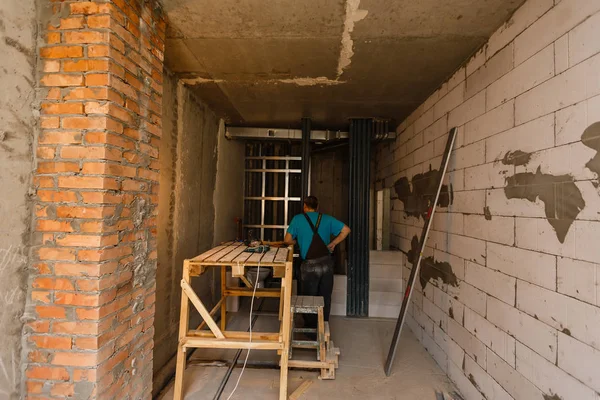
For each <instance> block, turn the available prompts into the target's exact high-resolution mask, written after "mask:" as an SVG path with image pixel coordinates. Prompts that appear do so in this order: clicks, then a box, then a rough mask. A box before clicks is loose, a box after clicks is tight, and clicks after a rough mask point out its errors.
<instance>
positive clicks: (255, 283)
mask: <svg viewBox="0 0 600 400" xmlns="http://www.w3.org/2000/svg"><path fill="white" fill-rule="evenodd" d="M259 277H260V260H259V261H258V269H257V271H256V282H254V288H253V290H252V301H251V302H250V317H249V319H248V321H249V325H250V328H249V331H250V341H249V343H250V344H252V309H253V308H254V299H255V297H256V288H257V287H258V280H259ZM249 356H250V348H248V350H247V351H246V359H245V360H244V365H243V366H242V370H241V371H240V376H238V380H237V382H236V384H235V387H234V388H233V391H232V392H231V394H230V395H229V397H227V400H230V399H231V396H233V394H234V393H235V391H236V390H237V388H238V386H239V385H240V381H241V380H242V375H244V371H245V370H246V364H248V357H249Z"/></svg>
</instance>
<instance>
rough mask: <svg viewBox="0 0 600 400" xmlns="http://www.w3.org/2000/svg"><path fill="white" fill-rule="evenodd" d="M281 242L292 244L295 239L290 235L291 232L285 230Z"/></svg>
mask: <svg viewBox="0 0 600 400" xmlns="http://www.w3.org/2000/svg"><path fill="white" fill-rule="evenodd" d="M283 243H285V244H287V245H288V246H291V245H294V244H296V241H295V240H294V238H293V237H292V234H291V233H289V232H286V234H285V238H284V239H283Z"/></svg>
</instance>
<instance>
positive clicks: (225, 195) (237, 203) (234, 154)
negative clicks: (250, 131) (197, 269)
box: [214, 123, 245, 244]
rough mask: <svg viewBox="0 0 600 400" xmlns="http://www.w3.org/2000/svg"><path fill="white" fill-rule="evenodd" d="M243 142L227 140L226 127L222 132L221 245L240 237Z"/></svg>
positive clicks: (217, 197)
mask: <svg viewBox="0 0 600 400" xmlns="http://www.w3.org/2000/svg"><path fill="white" fill-rule="evenodd" d="M244 150H245V149H244V142H241V141H235V140H229V139H227V138H225V125H224V124H223V123H221V125H220V129H219V144H218V151H217V158H218V162H217V185H216V189H215V193H214V205H215V221H216V222H217V223H215V235H214V243H215V244H218V243H221V242H224V241H227V240H231V239H234V238H235V237H236V236H237V229H236V225H235V222H234V221H235V218H236V217H240V218H242V217H243V216H244V199H243V196H244V185H243V182H244V159H245V153H244Z"/></svg>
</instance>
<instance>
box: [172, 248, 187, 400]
mask: <svg viewBox="0 0 600 400" xmlns="http://www.w3.org/2000/svg"><path fill="white" fill-rule="evenodd" d="M189 280H190V261H189V260H185V261H184V262H183V277H182V281H184V282H187V281H189ZM189 324H190V304H189V303H188V298H187V296H186V295H185V292H182V293H181V310H180V312H179V343H178V344H177V362H176V364H175V389H174V391H173V399H174V400H181V399H183V376H184V374H185V361H186V356H185V348H184V347H183V345H182V341H183V340H184V339H185V336H186V334H187V331H188V328H189Z"/></svg>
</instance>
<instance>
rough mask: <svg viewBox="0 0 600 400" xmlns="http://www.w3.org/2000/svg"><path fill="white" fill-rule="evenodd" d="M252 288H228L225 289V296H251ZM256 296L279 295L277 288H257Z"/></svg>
mask: <svg viewBox="0 0 600 400" xmlns="http://www.w3.org/2000/svg"><path fill="white" fill-rule="evenodd" d="M252 293H253V289H246V288H228V289H226V290H225V294H226V295H227V296H239V297H252ZM256 297H281V291H280V290H279V289H257V290H256Z"/></svg>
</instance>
